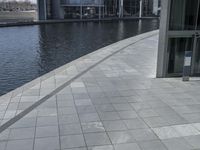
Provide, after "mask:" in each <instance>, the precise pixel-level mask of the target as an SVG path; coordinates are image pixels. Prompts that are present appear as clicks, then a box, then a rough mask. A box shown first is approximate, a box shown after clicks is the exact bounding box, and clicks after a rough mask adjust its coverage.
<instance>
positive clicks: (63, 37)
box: [0, 20, 159, 95]
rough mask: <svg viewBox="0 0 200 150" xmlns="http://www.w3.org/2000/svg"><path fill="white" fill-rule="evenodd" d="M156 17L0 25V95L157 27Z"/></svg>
mask: <svg viewBox="0 0 200 150" xmlns="http://www.w3.org/2000/svg"><path fill="white" fill-rule="evenodd" d="M158 24H159V23H158V20H142V21H140V22H139V21H137V20H129V21H127V20H126V21H113V22H100V23H99V22H87V23H86V22H85V23H80V22H79V23H60V24H47V25H35V26H23V27H8V28H0V95H3V94H5V93H7V92H9V91H11V90H13V89H15V88H17V87H19V86H22V85H23V84H25V83H27V82H29V81H31V80H33V79H35V78H37V77H39V76H41V75H43V74H45V73H47V72H49V71H51V70H53V69H55V68H57V67H59V66H62V65H64V64H66V63H68V62H70V61H72V60H74V59H77V58H79V57H81V56H83V55H85V54H88V53H90V52H93V51H95V50H97V49H99V48H102V47H104V46H107V45H109V44H112V43H115V42H117V41H120V40H123V39H125V38H128V37H131V36H134V35H137V34H140V33H144V32H147V31H151V30H154V29H158Z"/></svg>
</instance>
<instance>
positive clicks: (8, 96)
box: [0, 30, 159, 104]
mask: <svg viewBox="0 0 200 150" xmlns="http://www.w3.org/2000/svg"><path fill="white" fill-rule="evenodd" d="M158 32H159V30H153V31H150V32H146V33H142V34H139V35H136V36H133V37H130V38H127V39H124V40H121V41H118V42H116V43H113V44H111V45H108V46H106V47H103V48H100V49H98V50H95V51H94V52H91V53H89V54H87V55H84V56H82V57H79V58H78V59H75V60H73V61H71V62H69V63H67V64H65V65H63V66H60V67H58V68H56V69H54V70H52V71H50V72H48V73H46V74H44V75H42V76H40V77H38V78H36V79H33V80H32V81H30V82H28V83H25V84H24V85H22V86H20V87H18V88H16V89H14V90H12V91H10V92H8V93H6V94H4V95H2V96H0V104H1V103H3V102H4V101H6V100H10V99H11V98H14V97H15V96H17V95H20V94H22V93H23V92H25V91H27V90H29V89H31V88H32V87H34V86H35V85H37V84H40V83H41V81H45V80H47V79H49V78H51V77H53V76H54V75H56V74H58V73H60V72H62V71H64V70H65V69H66V68H68V67H71V66H73V65H75V64H76V63H78V62H79V61H80V60H82V59H88V58H91V57H92V56H95V55H97V54H99V53H101V52H104V51H105V50H106V51H110V52H111V53H114V52H115V51H117V50H118V49H120V48H123V47H126V46H127V45H130V44H132V43H134V42H135V41H137V40H140V39H142V38H145V37H148V36H150V35H154V34H158ZM115 46H120V48H118V49H113V48H115ZM109 54H110V53H109ZM105 57H106V56H105Z"/></svg>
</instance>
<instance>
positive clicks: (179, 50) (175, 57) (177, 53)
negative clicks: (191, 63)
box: [168, 38, 193, 74]
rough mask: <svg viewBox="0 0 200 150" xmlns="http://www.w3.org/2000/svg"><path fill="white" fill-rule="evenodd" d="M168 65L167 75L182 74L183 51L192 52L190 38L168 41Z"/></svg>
mask: <svg viewBox="0 0 200 150" xmlns="http://www.w3.org/2000/svg"><path fill="white" fill-rule="evenodd" d="M168 48H169V65H168V73H169V74H170V73H182V71H183V63H184V55H185V51H192V49H193V39H192V38H171V39H169V46H168Z"/></svg>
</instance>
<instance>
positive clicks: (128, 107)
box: [0, 31, 200, 150]
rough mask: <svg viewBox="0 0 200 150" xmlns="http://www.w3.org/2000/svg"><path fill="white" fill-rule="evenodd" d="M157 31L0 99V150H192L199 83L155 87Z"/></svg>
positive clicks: (197, 147)
mask: <svg viewBox="0 0 200 150" xmlns="http://www.w3.org/2000/svg"><path fill="white" fill-rule="evenodd" d="M157 44H158V31H153V32H149V33H146V34H142V35H139V36H136V37H133V38H130V39H127V40H124V41H121V42H118V43H115V44H113V45H111V46H109V47H106V48H103V49H101V50H98V51H96V52H94V53H92V54H89V55H87V56H84V57H82V58H80V59H78V60H75V61H74V62H72V63H70V64H67V65H65V66H63V67H61V68H59V69H57V70H55V71H53V72H51V73H49V74H47V75H45V76H43V77H41V78H39V79H36V80H35V81H33V82H32V83H29V84H28V85H25V86H23V87H22V88H19V89H17V90H15V91H13V92H11V93H8V94H7V95H5V96H3V97H0V116H1V117H0V118H1V126H0V150H45V149H46V150H200V142H199V141H200V92H199V89H200V81H198V80H197V79H195V81H190V82H182V81H181V79H179V78H176V79H174V78H170V79H156V78H155V71H156V56H157Z"/></svg>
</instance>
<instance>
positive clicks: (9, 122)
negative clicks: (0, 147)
mask: <svg viewBox="0 0 200 150" xmlns="http://www.w3.org/2000/svg"><path fill="white" fill-rule="evenodd" d="M156 35H158V33H153V34H151V35H148V36H145V37H143V38H141V39H138V40H136V41H135V42H133V43H131V44H128V45H126V46H124V47H123V48H121V49H119V50H117V51H115V52H113V53H111V54H109V55H108V56H106V57H104V58H103V59H101V60H100V61H98V62H96V63H95V64H93V65H91V66H90V67H88V68H87V69H86V70H83V71H82V72H80V73H79V74H77V75H76V76H74V77H73V78H71V79H70V80H68V81H67V82H65V83H64V84H62V85H61V86H59V87H58V88H56V89H55V90H53V91H52V92H51V93H49V94H47V95H46V96H44V97H43V98H42V99H40V100H38V101H37V102H35V103H34V104H33V105H31V106H30V107H28V108H27V109H25V110H24V111H22V112H21V113H19V114H18V115H16V116H15V117H13V118H12V119H10V120H9V121H7V122H6V123H4V124H3V125H1V126H0V133H1V132H3V131H4V130H5V129H7V128H8V127H10V126H11V125H12V124H14V123H15V122H17V121H18V120H20V119H21V118H23V117H24V116H25V115H27V114H28V113H29V112H31V111H32V110H34V109H35V108H36V107H38V106H39V105H41V104H42V103H44V102H45V101H47V100H48V99H49V98H51V97H52V96H54V95H55V94H57V93H58V92H60V91H61V90H62V89H64V88H65V87H66V86H68V85H69V84H70V83H71V82H73V81H74V80H76V79H77V78H79V77H81V76H82V75H83V74H85V73H87V72H88V71H90V70H91V69H93V68H94V67H96V66H97V65H99V64H101V63H102V62H104V61H105V60H107V59H108V58H110V57H112V56H113V55H115V54H117V53H119V52H121V51H122V50H124V49H126V48H127V47H129V46H131V45H134V44H136V43H138V42H140V41H142V40H144V39H148V38H150V37H153V36H156Z"/></svg>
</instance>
